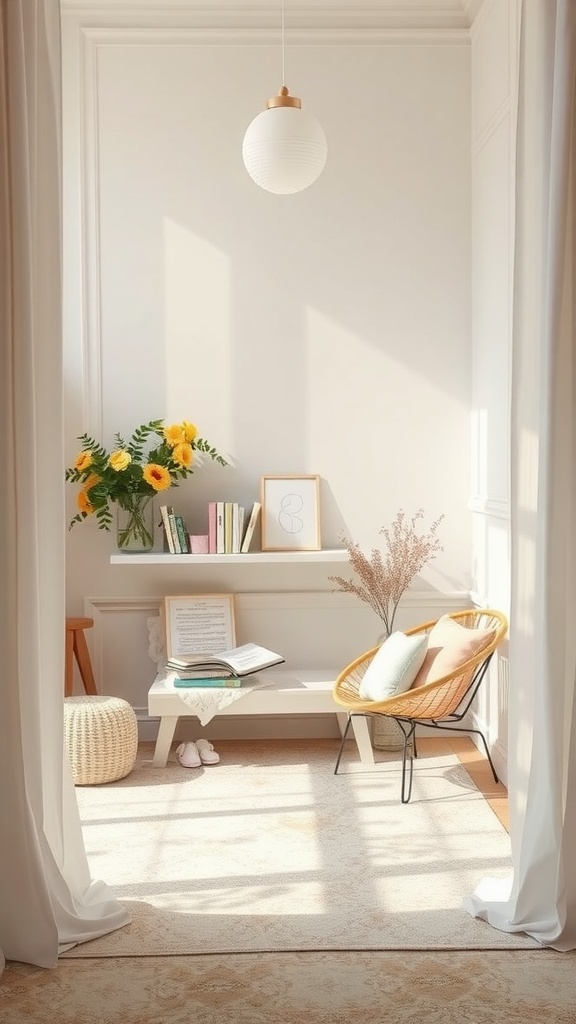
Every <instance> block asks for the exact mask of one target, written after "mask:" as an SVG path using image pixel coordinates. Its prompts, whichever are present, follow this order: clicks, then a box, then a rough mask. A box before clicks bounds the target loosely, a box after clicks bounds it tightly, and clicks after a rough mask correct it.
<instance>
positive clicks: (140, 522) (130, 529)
mask: <svg viewBox="0 0 576 1024" xmlns="http://www.w3.org/2000/svg"><path fill="white" fill-rule="evenodd" d="M116 545H117V547H118V550H119V551H125V552H136V551H151V550H152V548H153V547H154V495H153V494H131V495H130V496H129V497H127V498H123V499H122V501H118V502H117V503H116Z"/></svg>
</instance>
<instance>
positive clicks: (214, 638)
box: [163, 594, 236, 658]
mask: <svg viewBox="0 0 576 1024" xmlns="http://www.w3.org/2000/svg"><path fill="white" fill-rule="evenodd" d="M163 610H164V623H165V629H166V656H167V658H181V657H186V655H189V654H220V653H221V652H222V651H228V650H231V649H232V648H233V647H236V624H235V620H234V595H233V594H178V595H177V596H169V597H165V598H164V609H163Z"/></svg>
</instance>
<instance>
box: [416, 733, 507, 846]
mask: <svg viewBox="0 0 576 1024" xmlns="http://www.w3.org/2000/svg"><path fill="white" fill-rule="evenodd" d="M433 750H436V751H438V752H439V753H440V752H442V751H444V750H450V751H452V753H454V754H456V755H457V756H458V757H459V758H460V760H461V762H462V764H463V765H464V767H465V768H466V771H467V772H468V774H469V776H470V778H471V779H472V781H473V783H474V785H475V786H477V788H478V789H479V790H480V792H481V793H483V794H484V796H485V798H486V800H487V801H488V803H489V804H490V806H491V808H492V810H493V811H494V813H495V815H496V816H497V818H498V819H499V820H500V822H501V823H502V825H503V826H504V828H505V829H506V831H507V832H508V831H509V817H508V790H507V789H506V788H505V786H503V785H502V783H501V782H494V778H493V776H492V772H491V770H490V765H489V764H488V761H487V760H486V757H485V756H484V754H481V753H480V751H479V750H478V748H477V747H476V746H475V744H474V743H473V742H472V740H471V739H470V737H469V736H454V737H448V736H447V737H446V738H444V737H442V738H441V739H436V738H432V739H428V738H427V737H422V738H419V739H418V751H419V752H420V753H422V754H424V753H425V752H426V751H429V752H430V753H431V752H432V751H433Z"/></svg>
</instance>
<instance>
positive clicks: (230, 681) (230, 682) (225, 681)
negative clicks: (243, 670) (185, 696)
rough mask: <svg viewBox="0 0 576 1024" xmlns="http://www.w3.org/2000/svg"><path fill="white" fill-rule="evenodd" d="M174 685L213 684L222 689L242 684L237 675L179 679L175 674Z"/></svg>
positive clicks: (188, 686) (189, 686) (190, 686)
mask: <svg viewBox="0 0 576 1024" xmlns="http://www.w3.org/2000/svg"><path fill="white" fill-rule="evenodd" d="M174 686H182V687H187V688H188V689H191V688H192V687H194V686H199V687H202V686H214V687H220V689H223V688H226V687H231V686H242V680H241V679H240V678H239V677H238V676H227V677H226V678H221V679H218V678H215V679H214V678H207V679H180V678H179V677H178V676H176V677H175V679H174Z"/></svg>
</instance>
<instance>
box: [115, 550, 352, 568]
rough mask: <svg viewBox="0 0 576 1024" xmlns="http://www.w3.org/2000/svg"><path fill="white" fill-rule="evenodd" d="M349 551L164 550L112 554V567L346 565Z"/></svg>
mask: <svg viewBox="0 0 576 1024" xmlns="http://www.w3.org/2000/svg"><path fill="white" fill-rule="evenodd" d="M347 558H348V552H347V551H346V548H325V549H324V550H323V551H249V552H248V553H247V554H245V555H170V554H168V553H167V552H164V551H148V552H147V553H134V554H123V555H121V554H117V555H110V562H111V564H112V565H207V564H210V565H249V564H252V565H254V564H260V565H263V564H265V563H268V564H270V563H271V562H345V561H346V560H347Z"/></svg>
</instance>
